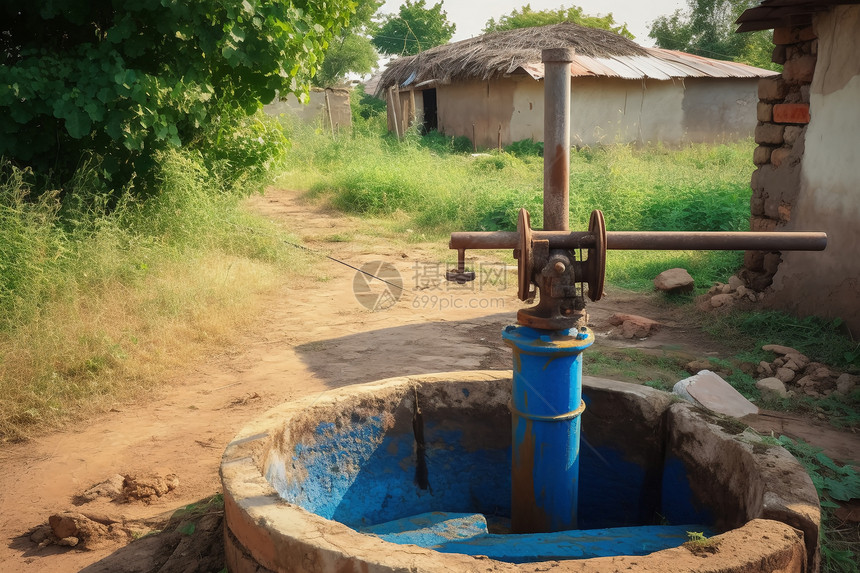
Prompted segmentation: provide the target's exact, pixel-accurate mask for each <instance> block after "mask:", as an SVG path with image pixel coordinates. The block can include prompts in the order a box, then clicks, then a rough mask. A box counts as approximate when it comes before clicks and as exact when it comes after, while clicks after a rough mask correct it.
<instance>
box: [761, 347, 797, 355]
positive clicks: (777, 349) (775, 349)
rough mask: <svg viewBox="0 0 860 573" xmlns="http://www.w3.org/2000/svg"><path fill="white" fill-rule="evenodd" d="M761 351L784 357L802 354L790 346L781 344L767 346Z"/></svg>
mask: <svg viewBox="0 0 860 573" xmlns="http://www.w3.org/2000/svg"><path fill="white" fill-rule="evenodd" d="M761 349H762V350H764V351H765V352H774V353H776V354H781V355H783V356H785V355H786V354H800V353H799V352H798V351H797V350H795V349H794V348H791V347H790V346H782V345H780V344H765V345H764V346H762V347H761Z"/></svg>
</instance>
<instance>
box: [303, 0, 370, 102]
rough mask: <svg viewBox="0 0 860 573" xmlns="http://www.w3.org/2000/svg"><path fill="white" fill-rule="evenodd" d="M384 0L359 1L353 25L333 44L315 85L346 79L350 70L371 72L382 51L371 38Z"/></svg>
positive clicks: (335, 39) (329, 83)
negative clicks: (377, 14) (374, 20)
mask: <svg viewBox="0 0 860 573" xmlns="http://www.w3.org/2000/svg"><path fill="white" fill-rule="evenodd" d="M383 3H384V0H358V6H356V9H355V13H354V14H353V15H352V17H351V18H350V20H349V26H348V27H345V28H343V30H341V32H340V34H338V35H336V36H335V37H334V38H333V39H332V41H331V42H330V44H329V47H328V49H327V50H326V52H325V56H324V59H323V62H322V64H321V65H320V69H319V71H318V72H317V74H316V76H315V77H314V81H313V83H314V85H317V86H322V87H327V86H332V85H335V84H337V83H339V82H342V81H343V80H344V79H345V78H346V75H347V74H348V73H350V72H355V73H358V74H362V75H364V74H367V73H370V72H371V70H373V68H375V67H376V63H377V62H378V61H379V54H378V53H377V52H376V48H374V47H373V44H372V43H371V40H370V37H369V35H370V32H371V31H372V28H373V27H374V26H373V24H372V22H371V20H372V18H373V16H374V14H376V11H377V10H378V9H379V7H380V6H382V4H383Z"/></svg>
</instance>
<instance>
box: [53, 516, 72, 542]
mask: <svg viewBox="0 0 860 573" xmlns="http://www.w3.org/2000/svg"><path fill="white" fill-rule="evenodd" d="M48 525H50V526H51V533H53V534H54V537H57V538H58V539H65V538H66V537H72V536H74V535H75V534H76V533H77V532H78V524H77V522H76V521H75V518H74V516H73V515H72V514H55V515H52V516H51V517H49V518H48Z"/></svg>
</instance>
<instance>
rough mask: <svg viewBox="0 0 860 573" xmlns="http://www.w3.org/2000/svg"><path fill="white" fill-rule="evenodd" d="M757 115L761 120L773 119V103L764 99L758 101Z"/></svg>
mask: <svg viewBox="0 0 860 573" xmlns="http://www.w3.org/2000/svg"><path fill="white" fill-rule="evenodd" d="M756 116H757V117H758V120H759V121H761V122H767V121H771V120H772V119H773V104H772V103H766V102H763V101H760V102H758V105H757V106H756Z"/></svg>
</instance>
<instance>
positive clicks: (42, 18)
mask: <svg viewBox="0 0 860 573" xmlns="http://www.w3.org/2000/svg"><path fill="white" fill-rule="evenodd" d="M354 5H355V3H354V1H353V0H284V1H281V0H243V1H241V2H240V1H234V0H194V1H193V2H188V1H183V0H44V1H40V2H33V3H26V2H16V1H14V0H3V2H2V4H0V156H6V157H9V158H11V159H13V160H14V161H15V162H16V163H18V164H24V165H30V166H32V167H34V168H35V169H37V170H41V171H42V172H46V171H48V170H52V171H53V172H54V173H55V175H59V176H60V177H68V176H69V175H70V174H71V172H73V171H74V169H75V167H76V166H77V165H78V163H79V162H80V161H81V158H82V157H83V156H86V155H95V156H98V157H100V158H101V159H102V169H103V174H104V177H105V178H106V179H108V180H111V181H112V183H111V184H112V185H113V186H115V187H116V186H122V185H125V184H126V183H128V182H130V181H135V180H138V181H139V180H140V179H141V178H144V179H145V177H146V174H147V170H148V169H149V168H150V167H151V165H152V162H153V158H154V157H155V154H156V153H157V152H158V150H160V149H162V148H165V147H170V146H180V145H183V144H187V143H188V142H190V141H193V140H194V139H195V138H196V137H198V136H199V134H200V132H201V130H202V129H203V128H204V127H205V126H206V125H207V124H210V123H212V122H217V119H218V117H220V116H221V115H222V114H224V113H226V114H227V115H231V114H232V115H235V114H239V115H242V114H245V113H250V112H253V111H254V110H256V109H258V107H259V105H260V102H261V101H262V102H268V101H271V100H272V99H274V97H275V93H276V92H280V93H285V92H296V93H299V94H301V93H303V92H306V91H307V88H306V84H307V83H308V82H309V80H310V79H311V78H312V77H313V75H314V74H315V72H316V70H317V68H318V67H319V63H320V59H321V56H322V54H323V52H324V51H325V49H326V47H327V46H328V43H329V42H330V40H331V38H332V36H333V35H334V34H336V33H338V31H339V30H340V28H341V27H343V26H344V25H346V24H347V23H348V20H349V15H350V12H351V10H352V9H353V7H354Z"/></svg>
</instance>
